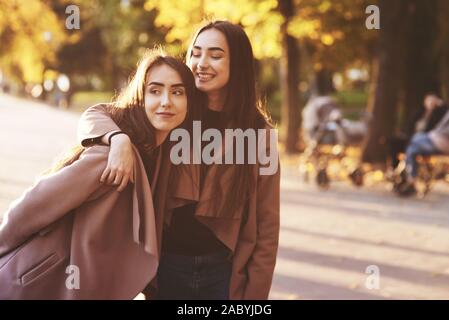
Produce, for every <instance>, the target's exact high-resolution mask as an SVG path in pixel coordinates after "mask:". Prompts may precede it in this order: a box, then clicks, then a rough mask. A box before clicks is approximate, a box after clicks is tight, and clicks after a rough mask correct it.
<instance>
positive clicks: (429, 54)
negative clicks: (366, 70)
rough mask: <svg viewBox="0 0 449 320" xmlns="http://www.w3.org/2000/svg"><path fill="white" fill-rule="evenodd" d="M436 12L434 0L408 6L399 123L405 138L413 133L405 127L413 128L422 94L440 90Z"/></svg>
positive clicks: (414, 2)
mask: <svg viewBox="0 0 449 320" xmlns="http://www.w3.org/2000/svg"><path fill="white" fill-rule="evenodd" d="M435 12H436V1H435V0H429V1H420V0H413V1H410V3H409V4H408V12H407V15H408V17H407V20H408V21H407V35H406V41H407V43H406V45H405V47H406V55H405V69H404V72H405V78H404V80H405V87H404V89H405V92H404V94H405V99H404V112H403V114H404V117H403V121H402V128H403V131H404V132H405V133H407V134H408V135H412V134H413V132H407V129H406V128H413V124H412V123H411V122H412V121H413V118H414V115H415V114H416V112H417V110H418V109H419V108H421V107H422V105H423V98H424V95H425V94H426V93H428V92H431V91H432V92H438V90H439V88H440V83H439V76H440V74H439V68H438V62H439V61H438V56H437V52H435V46H434V44H435V40H436V36H437V30H436V27H437V24H436V22H437V20H436V19H435ZM409 130H410V129H409Z"/></svg>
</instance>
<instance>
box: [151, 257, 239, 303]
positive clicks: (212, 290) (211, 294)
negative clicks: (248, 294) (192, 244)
mask: <svg viewBox="0 0 449 320" xmlns="http://www.w3.org/2000/svg"><path fill="white" fill-rule="evenodd" d="M231 271H232V259H231V258H229V254H228V253H227V252H223V253H215V254H209V255H202V256H183V255H178V254H172V253H162V256H161V259H160V262H159V269H158V274H157V286H158V295H157V299H159V300H228V299H229V283H230V279H231Z"/></svg>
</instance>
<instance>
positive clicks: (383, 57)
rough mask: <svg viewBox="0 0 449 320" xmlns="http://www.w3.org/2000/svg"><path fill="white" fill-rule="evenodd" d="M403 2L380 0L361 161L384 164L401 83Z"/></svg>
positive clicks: (401, 0) (394, 121) (395, 117)
mask: <svg viewBox="0 0 449 320" xmlns="http://www.w3.org/2000/svg"><path fill="white" fill-rule="evenodd" d="M405 4H406V2H405V1H404V0H398V1H391V0H380V1H379V8H380V12H381V13H382V16H381V21H380V23H381V26H380V30H379V45H378V58H377V59H378V70H377V78H376V79H373V81H376V84H375V89H374V90H373V92H374V98H373V99H370V101H372V104H371V105H370V106H368V111H370V112H371V114H372V116H373V117H372V121H371V124H370V132H369V136H368V139H367V141H366V144H365V146H364V148H363V152H362V160H363V161H365V162H370V163H385V160H386V159H387V154H388V145H387V142H388V141H389V139H390V138H391V136H392V134H393V129H394V126H395V124H396V119H397V104H398V97H399V91H400V88H401V86H400V82H401V72H402V68H401V63H400V62H401V48H402V47H403V45H402V42H401V40H402V39H403V38H404V28H403V25H404V23H403V19H404V17H403V15H404V12H405V7H406V6H405Z"/></svg>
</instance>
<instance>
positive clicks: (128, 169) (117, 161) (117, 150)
mask: <svg viewBox="0 0 449 320" xmlns="http://www.w3.org/2000/svg"><path fill="white" fill-rule="evenodd" d="M105 138H106V139H107V138H108V136H107V135H106V137H105ZM133 177H134V155H133V152H132V145H131V140H130V139H129V137H128V136H127V135H126V134H117V135H114V136H113V137H112V139H111V149H110V151H109V157H108V164H107V166H106V169H105V170H104V171H103V174H102V175H101V178H100V182H101V183H104V182H106V183H107V184H110V185H116V186H117V185H118V186H119V187H118V188H117V191H123V190H124V189H125V187H126V186H127V185H128V182H129V181H131V182H134V181H133Z"/></svg>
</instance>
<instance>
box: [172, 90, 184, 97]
mask: <svg viewBox="0 0 449 320" xmlns="http://www.w3.org/2000/svg"><path fill="white" fill-rule="evenodd" d="M173 94H174V95H175V96H182V95H183V94H184V90H175V91H173Z"/></svg>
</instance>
